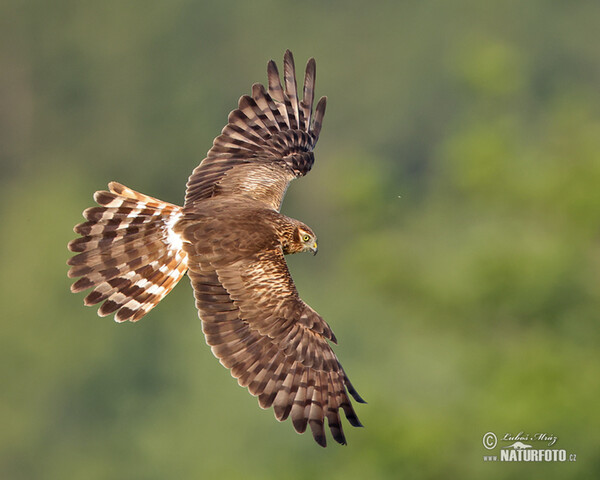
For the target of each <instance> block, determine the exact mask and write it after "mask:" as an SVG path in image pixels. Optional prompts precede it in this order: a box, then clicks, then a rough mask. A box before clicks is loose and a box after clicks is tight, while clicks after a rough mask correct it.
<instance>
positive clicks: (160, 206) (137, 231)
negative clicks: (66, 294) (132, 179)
mask: <svg viewBox="0 0 600 480" xmlns="http://www.w3.org/2000/svg"><path fill="white" fill-rule="evenodd" d="M109 190H110V191H108V192H107V191H99V192H96V193H95V194H94V200H95V201H96V202H97V203H98V204H99V205H100V207H93V208H88V209H87V210H85V211H84V212H83V216H84V217H85V218H86V220H87V221H86V222H84V223H81V224H79V225H77V226H76V227H75V228H74V231H75V233H78V234H79V235H81V237H79V238H76V239H75V240H72V241H71V242H69V245H68V248H69V250H70V251H72V252H75V253H77V255H75V256H73V257H71V258H70V259H69V260H68V262H67V264H68V265H70V266H71V268H70V269H69V273H68V275H69V277H70V278H76V277H81V278H79V280H77V281H76V282H75V283H73V285H72V286H71V291H72V292H74V293H75V292H80V291H82V290H85V289H87V288H92V289H93V290H92V291H91V292H90V293H89V294H88V295H87V297H85V300H84V303H85V304H86V305H96V304H98V303H101V302H104V303H103V304H102V306H100V308H99V309H98V315H100V316H105V315H109V314H111V313H115V320H116V321H117V322H124V321H126V320H129V321H132V322H135V321H138V320H139V319H140V318H142V317H143V316H144V315H146V314H147V313H148V312H149V311H150V310H152V309H153V308H154V307H155V306H156V305H157V304H158V303H159V302H160V301H161V300H162V298H163V297H164V296H165V295H167V294H168V293H169V292H170V291H171V290H172V289H173V287H175V285H177V282H179V280H180V279H181V277H183V275H184V274H185V272H186V271H187V254H186V253H185V252H184V251H183V242H182V239H181V237H180V236H179V235H178V234H177V233H175V232H174V231H173V225H174V224H175V223H176V222H177V220H178V219H179V218H180V217H181V215H182V212H181V210H182V209H181V207H178V206H177V205H172V204H170V203H167V202H163V201H161V200H157V199H156V198H152V197H148V196H146V195H143V194H141V193H138V192H135V191H133V190H131V189H129V188H127V187H125V186H123V185H121V184H119V183H116V182H111V183H110V184H109Z"/></svg>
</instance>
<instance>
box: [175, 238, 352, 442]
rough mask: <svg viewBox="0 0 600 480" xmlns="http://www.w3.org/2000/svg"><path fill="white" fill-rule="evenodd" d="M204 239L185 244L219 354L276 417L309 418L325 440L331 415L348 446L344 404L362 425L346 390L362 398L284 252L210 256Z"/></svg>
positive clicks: (299, 425)
mask: <svg viewBox="0 0 600 480" xmlns="http://www.w3.org/2000/svg"><path fill="white" fill-rule="evenodd" d="M191 234H192V232H190V231H188V232H187V235H191ZM200 245H201V244H200V243H196V244H195V245H194V244H187V246H186V249H187V252H188V255H189V256H190V262H189V265H190V267H189V272H188V274H189V276H190V279H191V282H192V286H193V288H194V294H195V297H196V306H197V307H198V310H199V313H200V318H201V319H202V326H203V331H204V334H205V336H206V341H207V343H208V344H209V345H210V346H211V349H212V352H213V353H214V355H215V356H216V357H217V358H219V360H220V361H221V363H222V364H223V365H224V366H225V367H226V368H229V369H230V370H231V374H232V375H233V376H234V377H235V378H237V379H238V383H239V384H240V385H241V386H243V387H247V388H248V390H249V392H250V393H251V394H252V395H254V396H258V401H259V404H260V406H261V407H262V408H269V407H271V406H273V408H274V413H275V417H276V418H277V419H278V420H280V421H283V420H285V419H286V418H287V417H288V416H291V417H292V423H293V425H294V428H295V429H296V431H297V432H299V433H302V432H304V431H305V430H306V427H307V424H308V426H309V427H310V429H311V431H312V434H313V437H314V439H315V440H316V441H317V442H318V443H319V444H320V445H322V446H325V445H326V439H325V431H324V420H325V418H327V422H328V424H329V428H330V430H331V433H332V436H333V438H334V439H335V440H336V441H337V442H338V443H341V444H345V443H346V439H345V436H344V432H343V430H342V425H341V421H340V416H339V410H340V409H342V410H344V413H345V414H346V418H347V419H348V421H349V422H350V424H351V425H353V426H361V424H360V421H359V420H358V417H357V416H356V413H355V412H354V409H353V407H352V404H351V402H350V398H349V396H348V392H349V393H350V394H351V395H352V396H353V397H354V399H355V400H356V401H358V402H363V400H362V399H361V397H360V396H359V395H358V393H357V392H356V390H355V389H354V388H353V386H352V384H351V383H350V381H349V379H348V377H347V376H346V374H345V372H344V370H343V368H342V366H341V365H340V363H339V361H338V359H337V357H336V355H335V354H334V353H333V350H332V349H331V347H330V345H329V343H328V340H330V341H333V342H335V337H334V335H333V332H332V331H331V329H330V328H329V325H327V323H326V322H325V321H324V320H323V319H322V318H321V317H320V316H319V315H318V314H317V313H316V312H315V311H314V310H313V309H312V308H310V307H309V306H308V305H307V304H306V303H304V302H303V301H302V300H301V299H300V298H299V296H298V294H297V292H296V288H295V286H294V283H293V281H292V278H291V276H290V273H289V271H288V268H287V265H286V263H285V260H284V257H283V253H281V251H280V250H277V249H273V250H268V251H262V252H258V253H256V254H255V255H253V256H250V257H245V258H241V257H239V256H237V258H233V259H232V257H231V256H227V255H226V256H225V257H220V260H217V257H216V256H215V257H213V259H212V260H210V259H209V257H210V256H207V255H206V252H203V251H200V250H203V247H201V246H200Z"/></svg>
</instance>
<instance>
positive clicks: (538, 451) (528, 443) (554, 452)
mask: <svg viewBox="0 0 600 480" xmlns="http://www.w3.org/2000/svg"><path fill="white" fill-rule="evenodd" d="M557 440H558V437H557V436H556V435H550V434H548V433H535V434H532V435H530V434H527V433H523V432H519V433H517V434H516V435H514V434H511V433H506V434H505V435H504V436H503V437H502V438H501V439H500V441H501V442H505V443H506V445H503V446H500V452H499V453H500V455H484V456H483V460H484V461H485V462H497V461H501V462H566V461H567V460H568V461H570V462H575V461H576V460H577V455H576V454H575V453H567V451H566V450H565V449H558V448H549V447H552V446H554V444H555V443H556V441H557ZM536 442H543V443H542V444H541V445H540V444H538V445H535V446H534V445H533V444H534V443H536ZM483 446H484V447H485V448H486V449H487V450H493V449H494V448H496V446H498V437H497V436H496V434H495V433H494V432H487V433H486V434H484V435H483ZM490 453H491V452H490Z"/></svg>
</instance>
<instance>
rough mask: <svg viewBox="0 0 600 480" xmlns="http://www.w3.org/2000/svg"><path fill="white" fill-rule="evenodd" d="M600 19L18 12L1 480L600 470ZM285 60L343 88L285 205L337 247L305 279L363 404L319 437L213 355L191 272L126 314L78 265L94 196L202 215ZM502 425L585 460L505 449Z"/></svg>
mask: <svg viewBox="0 0 600 480" xmlns="http://www.w3.org/2000/svg"><path fill="white" fill-rule="evenodd" d="M599 25H600V3H599V2H597V1H595V0H590V1H574V2H567V1H541V0H528V1H527V2H516V1H495V2H494V1H474V0H473V1H468V0H464V1H462V0H461V1H455V2H445V1H441V0H438V1H424V2H417V1H402V2H391V1H390V2H384V1H370V2H360V1H347V2H341V1H319V2H317V1H307V2H302V3H299V2H282V1H273V0H271V1H269V0H258V1H253V2H248V1H228V0H225V1H222V2H211V3H208V2H194V1H191V0H172V1H169V2H166V1H129V2H121V1H114V0H110V1H105V2H85V1H84V2H82V1H64V0H55V1H52V2H46V1H41V0H38V1H35V0H31V1H16V0H5V1H3V2H2V3H1V4H0V172H1V173H0V221H1V223H0V232H1V235H0V256H1V261H0V280H1V282H2V288H1V289H0V302H1V305H2V314H1V316H2V335H1V338H0V372H1V377H0V380H1V385H2V387H1V394H0V432H1V433H0V477H1V478H3V479H15V480H20V479H38V478H39V479H71V478H85V479H165V478H223V479H226V478H246V479H265V478H281V479H304V478H306V479H308V478H310V479H313V478H330V479H341V478H344V479H352V478H374V479H378V478H412V479H433V478H490V479H501V478H515V476H516V475H520V474H523V475H527V476H528V477H538V478H542V477H543V478H548V479H554V478H556V479H558V478H574V479H576V478H593V477H598V475H600V455H599V452H600V435H599V434H598V432H599V431H600V409H599V408H598V399H599V398H600V350H599V340H600V329H599V323H598V315H599V307H600V287H599V284H600V188H599V187H600V153H599V152H600V44H599V43H598V28H599ZM286 48H289V49H291V50H292V51H293V52H294V55H295V58H296V64H297V66H298V68H299V69H301V68H302V67H303V66H304V64H305V62H306V60H307V59H308V57H310V56H314V57H315V58H316V60H317V86H316V90H317V95H318V96H320V95H327V96H328V97H329V102H328V111H327V114H326V117H325V125H324V129H323V132H322V135H321V139H320V141H319V145H318V146H317V150H316V154H317V161H316V163H315V166H314V169H313V171H312V172H311V174H310V175H308V177H306V178H305V179H302V180H301V181H298V182H295V183H294V184H292V186H291V188H290V191H289V193H288V196H287V199H286V202H285V204H284V207H283V212H284V213H286V214H288V215H290V216H294V217H296V218H299V219H301V220H303V221H305V222H306V223H307V224H308V225H310V226H311V227H312V228H313V229H314V230H315V231H316V232H317V234H318V235H319V240H320V241H319V247H320V248H319V250H320V254H319V255H318V256H317V257H315V258H312V257H310V256H308V255H303V256H296V257H294V258H290V259H289V263H290V268H291V269H292V272H293V274H294V278H295V279H296V283H297V286H298V289H299V291H300V293H301V295H302V296H303V298H304V299H305V300H306V301H307V302H308V303H309V304H311V305H312V306H313V307H314V308H315V309H316V310H317V311H319V312H320V313H321V314H322V315H323V316H324V317H325V319H326V320H327V321H328V322H329V323H330V324H331V326H332V327H333V329H334V331H335V332H336V335H337V337H338V339H339V346H338V347H337V348H336V352H337V353H338V355H339V357H340V359H341V361H342V363H343V365H344V367H345V368H346V371H347V372H348V374H349V376H350V378H351V379H352V381H353V383H354V384H355V386H356V387H357V389H358V391H359V392H360V393H361V394H362V395H363V396H364V397H365V399H366V400H367V401H368V402H369V404H368V405H364V406H363V405H358V406H357V412H358V414H359V417H360V418H361V420H362V422H363V423H364V424H365V426H366V428H364V429H360V430H359V429H352V428H351V427H349V426H348V424H347V423H346V424H345V425H346V426H347V428H346V432H347V437H348V441H349V445H348V446H347V447H340V446H337V445H335V444H333V442H332V441H331V439H330V446H329V447H328V448H327V449H325V450H323V449H321V448H319V447H318V446H317V445H316V444H314V442H313V440H312V439H311V438H310V436H309V435H304V436H302V437H300V436H298V435H296V434H295V433H294V431H293V429H292V426H291V424H290V422H289V421H288V422H286V423H285V424H279V423H278V422H277V421H276V420H275V419H274V417H273V414H272V411H262V410H260V409H259V408H258V405H257V402H256V400H255V399H254V398H252V397H251V396H250V395H248V393H247V392H246V391H245V390H243V389H241V388H240V387H238V386H237V383H236V382H235V381H234V380H233V379H232V378H231V377H230V375H229V373H228V372H227V371H226V370H225V369H224V368H223V367H221V366H220V365H219V363H218V362H217V361H216V359H215V358H214V357H213V356H212V354H211V352H210V350H209V348H208V347H207V346H206V344H205V342H204V339H203V336H202V331H201V325H200V321H199V320H198V318H197V314H196V310H195V308H194V302H193V299H192V292H191V288H190V286H189V283H188V281H187V280H186V279H184V281H182V282H181V285H179V286H178V287H177V288H176V289H175V291H174V292H173V293H172V294H170V295H169V296H168V297H167V298H166V299H165V300H164V301H163V303H162V304H161V305H160V306H159V307H158V308H156V309H155V310H154V311H153V312H152V313H151V314H150V315H148V317H147V318H144V319H143V320H142V321H141V322H139V323H138V324H125V325H117V324H115V323H114V322H113V321H112V320H111V318H104V319H102V318H99V317H97V315H96V311H95V310H94V309H91V308H85V307H84V306H83V305H82V300H83V295H81V294H80V295H77V296H75V295H72V294H70V293H69V285H70V281H69V279H68V278H67V276H66V272H67V266H66V265H65V262H66V260H67V258H68V257H69V252H68V251H67V248H66V245H67V242H68V241H69V240H70V239H72V238H73V237H74V234H73V233H72V227H73V226H74V225H75V224H76V223H79V222H80V221H81V220H82V217H81V211H82V210H83V209H84V208H86V207H89V206H91V205H92V198H91V195H92V193H93V192H94V191H95V190H100V189H103V188H105V187H106V184H107V183H108V182H109V181H111V180H118V181H119V182H122V183H124V184H126V185H128V186H130V187H132V188H134V189H136V190H139V191H141V192H144V193H146V194H149V195H152V196H156V197H159V198H162V199H164V200H167V201H170V202H173V203H178V204H181V203H182V200H183V194H184V185H185V182H186V180H187V177H188V175H189V174H190V172H191V171H192V169H193V168H194V167H195V166H196V165H197V163H198V162H199V161H200V160H201V159H202V158H203V156H204V154H205V152H206V151H207V150H208V148H209V147H210V146H211V142H212V139H213V138H214V137H215V136H216V135H217V134H218V133H219V132H220V129H221V128H222V127H223V125H224V124H225V122H226V119H227V114H228V113H229V111H230V110H232V109H233V108H234V107H235V106H236V101H237V99H238V98H239V96H240V95H242V94H244V93H249V91H250V86H251V85H252V83H254V82H264V81H265V80H266V63H267V61H268V60H269V59H271V58H273V59H275V60H277V61H278V62H279V63H281V59H282V57H283V52H284V51H285V49H286ZM488 431H492V432H495V433H496V434H497V435H498V436H500V437H501V436H503V435H504V434H505V433H513V434H516V433H519V432H525V433H537V432H545V433H549V434H554V435H556V436H557V437H558V442H557V444H556V446H555V448H564V449H566V450H567V452H568V453H576V454H577V461H576V462H574V463H572V462H565V463H543V464H534V465H532V464H524V463H520V464H509V463H500V462H484V461H483V455H487V454H499V447H498V448H496V449H495V450H493V451H488V450H485V449H484V448H483V445H482V436H483V434H484V433H486V432H488ZM500 443H501V445H506V444H507V443H506V442H505V443H502V442H500ZM542 445H543V444H540V443H535V444H534V446H535V447H539V448H541V447H542ZM499 446H500V445H499Z"/></svg>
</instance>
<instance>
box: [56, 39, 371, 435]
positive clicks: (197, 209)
mask: <svg viewBox="0 0 600 480" xmlns="http://www.w3.org/2000/svg"><path fill="white" fill-rule="evenodd" d="M283 65H284V72H283V77H284V85H283V86H282V85H281V81H280V77H279V72H278V70H277V66H276V65H275V63H274V62H273V61H270V62H269V64H268V67H267V75H268V90H266V89H265V87H264V86H262V85H260V84H255V85H253V86H252V96H246V95H245V96H243V97H241V98H240V100H239V104H238V108H237V109H236V110H234V111H233V112H231V113H230V115H229V119H228V120H229V121H228V124H227V125H226V126H225V128H224V129H223V130H222V132H221V135H219V136H218V137H217V138H216V139H215V141H214V143H213V146H212V148H211V149H210V150H209V152H208V154H207V156H206V158H205V159H204V160H203V161H202V162H201V163H200V165H199V166H198V167H196V169H195V170H194V171H193V173H192V175H191V176H190V178H189V180H188V183H187V190H186V195H185V204H184V206H183V208H182V207H178V206H176V205H171V204H168V203H166V202H162V201H160V200H157V199H154V198H152V197H147V196H145V195H142V194H140V193H137V192H134V191H133V190H130V189H128V188H127V187H124V186H123V185H120V184H118V183H115V182H113V183H111V184H109V190H110V191H109V192H104V191H102V192H96V194H95V196H94V199H95V200H96V202H97V203H98V204H99V205H100V207H95V208H89V209H87V210H85V212H84V216H85V218H86V219H87V222H85V223H82V224H80V225H77V226H76V227H75V232H76V233H78V234H79V235H81V237H79V238H77V239H75V240H73V241H72V242H70V243H69V249H70V250H71V251H73V252H76V253H77V255H75V256H73V257H72V258H71V259H70V260H69V262H68V263H69V265H71V269H70V270H69V276H70V277H81V278H80V279H79V280H77V281H76V282H75V283H74V284H73V286H72V288H71V290H72V291H73V292H79V291H81V290H85V289H87V288H92V291H91V293H89V294H88V296H87V297H86V298H85V304H86V305H95V304H98V303H101V302H104V303H103V304H102V306H101V307H100V308H99V310H98V313H99V314H100V315H108V314H110V313H113V312H114V313H115V320H117V321H119V322H122V321H125V320H130V321H137V320H139V319H140V318H142V317H143V316H144V315H145V314H147V313H148V312H149V311H150V310H151V309H152V308H154V307H155V306H156V305H157V304H158V302H159V301H160V300H161V299H162V298H163V297H164V296H165V295H166V294H167V293H169V292H170V291H171V289H172V288H173V287H174V286H175V285H176V284H177V282H178V281H179V280H180V279H181V277H182V276H183V275H184V274H185V273H186V271H187V273H188V276H189V277H190V280H191V282H192V286H193V288H194V295H195V297H196V306H197V307H198V312H199V316H200V319H201V320H202V327H203V331H204V334H205V336H206V341H207V343H208V344H209V345H210V347H211V349H212V352H213V353H214V355H215V356H216V357H217V358H218V359H219V360H220V362H221V363H222V364H223V365H224V366H225V367H226V368H228V369H230V370H231V374H232V375H233V376H234V377H235V378H237V379H238V383H239V384H240V385H241V386H243V387H246V388H248V391H249V392H250V393H251V394H252V395H254V396H257V397H258V401H259V404H260V406H261V407H262V408H269V407H271V406H272V407H273V409H274V413H275V417H276V418H277V419H278V420H280V421H282V420H285V419H286V418H287V417H289V416H291V418H292V423H293V426H294V428H295V429H296V431H297V432H299V433H302V432H304V431H305V430H306V428H307V426H308V427H310V429H311V431H312V434H313V437H314V439H315V440H316V441H317V443H319V445H322V446H325V445H326V438H325V431H324V422H325V419H327V423H328V425H329V429H330V431H331V434H332V436H333V438H334V439H335V440H336V441H337V442H339V443H341V444H345V443H346V439H345V436H344V433H343V430H342V424H341V421H340V416H339V410H340V409H342V410H343V411H344V413H345V415H346V418H347V419H348V421H349V422H350V424H351V425H354V426H361V424H360V422H359V420H358V417H357V416H356V413H355V412H354V409H353V407H352V404H351V402H350V398H349V396H348V393H350V394H351V395H352V396H353V397H354V399H355V400H356V401H358V402H363V400H362V399H361V398H360V396H359V395H358V393H357V392H356V390H355V389H354V387H353V386H352V384H351V383H350V380H348V377H347V376H346V373H345V372H344V370H343V368H342V366H341V365H340V363H339V361H338V359H337V357H336V356H335V354H334V353H333V350H332V349H331V347H330V344H329V342H333V343H336V339H335V336H334V334H333V332H332V331H331V328H330V327H329V325H328V324H327V323H326V322H325V321H324V320H323V319H322V318H321V317H320V316H319V314H318V313H317V312H315V311H314V310H313V309H312V308H310V307H309V306H308V305H307V304H306V303H304V302H303V301H302V300H301V299H300V297H299V295H298V292H297V290H296V287H295V285H294V282H293V280H292V277H291V275H290V272H289V270H288V268H287V265H286V263H285V259H284V255H287V254H292V253H298V252H304V251H309V252H313V253H316V250H317V241H316V236H315V234H314V233H313V231H312V230H311V229H310V228H309V227H308V226H306V225H305V224H303V223H302V222H300V221H298V220H294V219H292V218H289V217H286V216H285V215H282V214H280V213H279V210H280V207H281V203H282V201H283V197H284V195H285V191H286V189H287V186H288V184H289V182H290V181H292V180H293V179H294V178H297V177H300V176H303V175H306V173H308V171H309V170H310V169H311V167H312V164H313V162H314V156H313V149H314V147H315V144H316V142H317V139H318V137H319V133H320V131H321V125H322V121H323V115H324V113H325V104H326V99H325V97H323V98H321V99H320V100H319V102H318V104H317V107H316V109H315V110H314V112H313V102H314V84H315V61H314V60H313V59H310V60H309V61H308V64H307V66H306V74H305V79H304V88H303V98H302V100H301V101H299V100H298V95H297V85H296V74H295V67H294V60H293V57H292V54H291V53H290V52H289V50H288V51H286V53H285V56H284V63H283Z"/></svg>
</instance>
